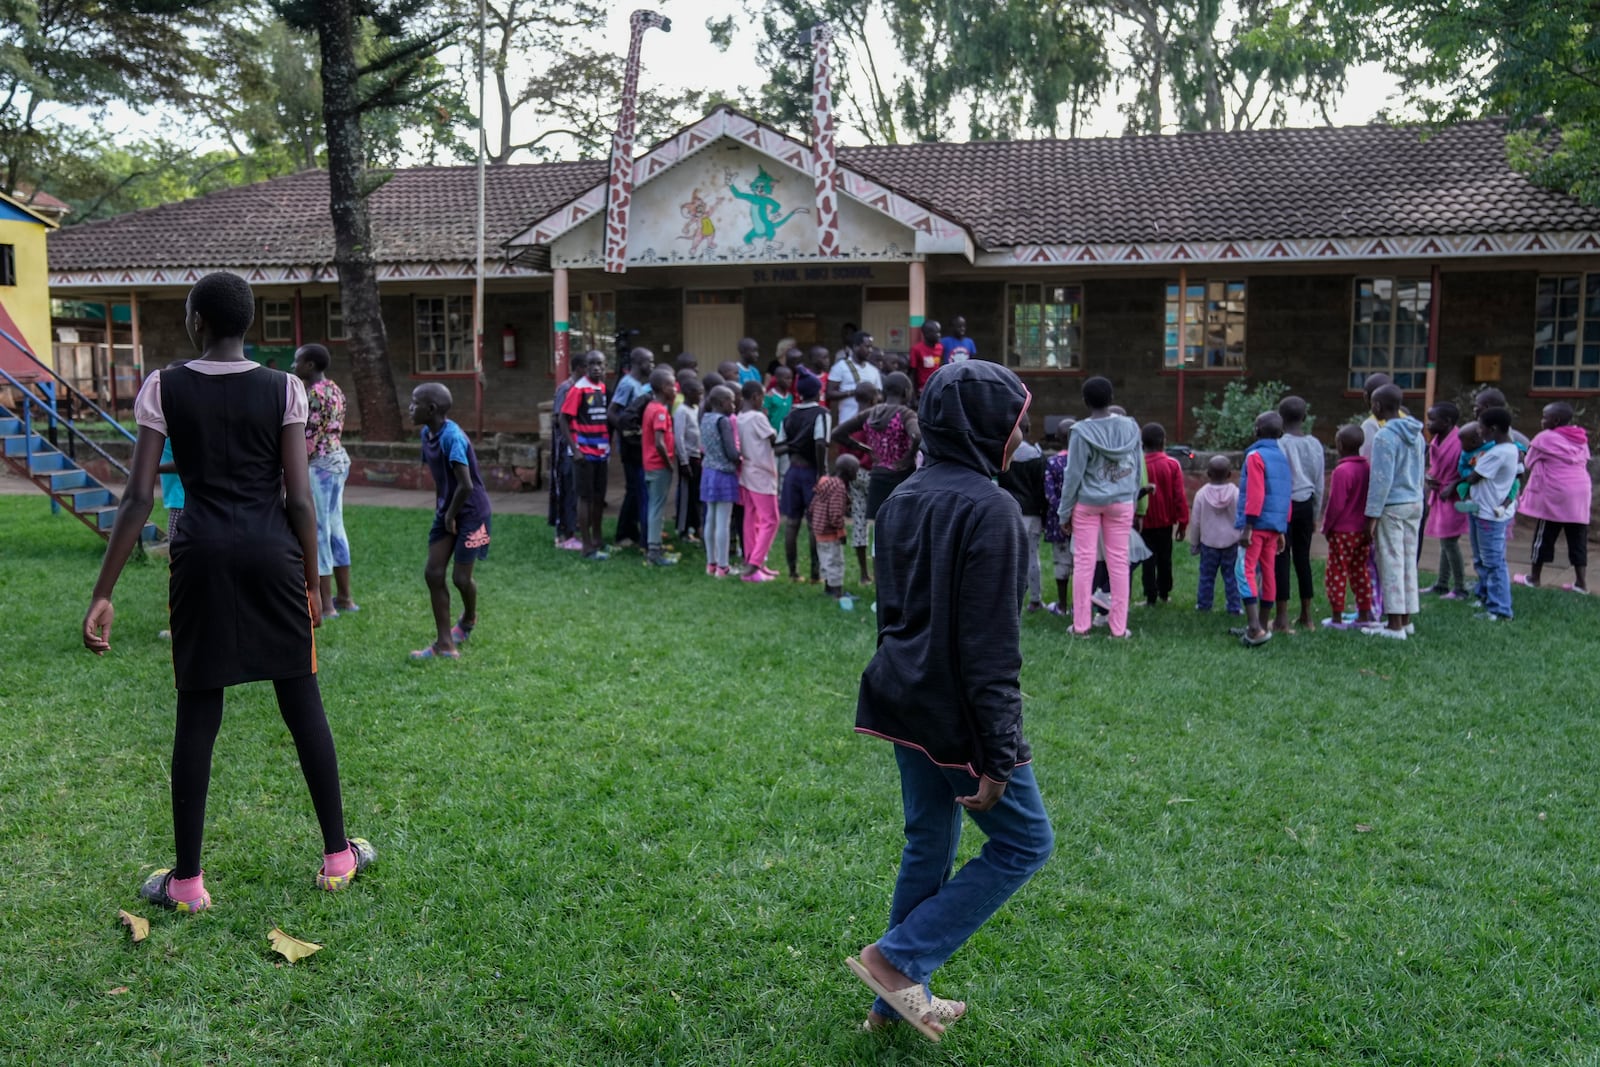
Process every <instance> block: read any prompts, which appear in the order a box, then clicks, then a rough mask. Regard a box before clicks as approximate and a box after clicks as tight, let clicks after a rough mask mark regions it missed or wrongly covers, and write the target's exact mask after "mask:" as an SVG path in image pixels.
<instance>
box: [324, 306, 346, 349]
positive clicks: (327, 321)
mask: <svg viewBox="0 0 1600 1067" xmlns="http://www.w3.org/2000/svg"><path fill="white" fill-rule="evenodd" d="M335 308H338V309H339V310H338V311H337V312H336V311H334V309H335ZM322 313H323V318H322V321H323V331H322V332H323V333H324V334H325V335H326V339H327V340H329V341H348V340H349V339H350V335H349V334H347V333H346V332H345V329H344V300H343V298H342V297H337V296H329V297H324V298H323V305H322ZM335 322H337V323H338V324H339V330H338V332H337V333H335V332H334V329H333V324H334V323H335Z"/></svg>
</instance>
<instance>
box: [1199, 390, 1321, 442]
mask: <svg viewBox="0 0 1600 1067" xmlns="http://www.w3.org/2000/svg"><path fill="white" fill-rule="evenodd" d="M1291 392H1292V390H1291V389H1290V388H1289V387H1288V386H1287V385H1285V384H1284V383H1283V382H1279V381H1270V382H1256V383H1255V384H1253V385H1246V384H1245V383H1244V382H1243V381H1240V380H1238V379H1234V380H1233V381H1231V382H1229V383H1228V384H1227V385H1226V386H1225V387H1224V388H1223V390H1222V395H1221V396H1220V397H1219V396H1218V395H1217V394H1215V393H1210V394H1208V395H1207V396H1206V398H1205V401H1204V402H1203V403H1201V404H1200V406H1199V407H1196V408H1191V409H1190V412H1191V413H1192V414H1193V415H1194V441H1193V444H1195V445H1196V446H1198V447H1200V448H1209V449H1211V450H1213V451H1230V450H1234V449H1240V448H1245V447H1247V446H1248V445H1249V444H1250V442H1251V441H1254V440H1255V439H1256V416H1257V415H1260V414H1261V413H1262V412H1263V411H1272V410H1276V409H1277V407H1278V401H1280V400H1282V399H1283V398H1284V397H1286V396H1288V395H1289V394H1290V393H1291ZM1315 421H1316V417H1315V416H1310V415H1308V416H1307V417H1306V432H1307V433H1310V432H1311V426H1312V423H1314V422H1315Z"/></svg>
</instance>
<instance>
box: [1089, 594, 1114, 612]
mask: <svg viewBox="0 0 1600 1067" xmlns="http://www.w3.org/2000/svg"><path fill="white" fill-rule="evenodd" d="M1089 603H1091V604H1093V605H1094V606H1095V607H1097V608H1099V609H1101V610H1102V611H1110V610H1111V594H1110V593H1107V592H1104V591H1103V590H1100V589H1096V590H1095V591H1094V593H1093V594H1092V595H1091V596H1090V597H1089Z"/></svg>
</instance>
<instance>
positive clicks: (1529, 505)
mask: <svg viewBox="0 0 1600 1067" xmlns="http://www.w3.org/2000/svg"><path fill="white" fill-rule="evenodd" d="M1572 417H1573V416H1572V405H1570V404H1567V403H1564V402H1562V401H1559V400H1558V401H1556V402H1555V403H1553V404H1549V405H1546V407H1545V409H1544V417H1543V420H1542V425H1543V427H1544V429H1543V430H1541V431H1540V432H1539V434H1538V435H1537V436H1535V437H1534V439H1533V441H1532V443H1531V444H1529V445H1528V455H1527V458H1526V459H1525V460H1524V464H1525V465H1526V467H1527V470H1528V484H1527V487H1526V488H1524V489H1523V491H1522V500H1521V502H1520V503H1519V504H1518V507H1519V508H1520V509H1521V511H1522V513H1523V514H1524V515H1527V516H1530V517H1532V518H1535V519H1538V520H1539V525H1538V527H1537V528H1536V529H1535V531H1534V534H1533V569H1532V571H1531V572H1530V573H1529V574H1519V575H1517V576H1516V578H1515V579H1513V580H1514V581H1515V582H1516V583H1517V584H1518V585H1530V586H1534V585H1538V584H1539V572H1540V571H1541V570H1543V569H1544V565H1545V564H1546V563H1549V562H1551V561H1552V560H1554V559H1555V558H1556V537H1557V535H1559V534H1566V537H1567V559H1568V560H1569V561H1570V562H1571V563H1572V570H1573V574H1574V577H1573V581H1572V583H1571V584H1570V585H1564V586H1562V588H1563V589H1566V590H1568V591H1570V592H1573V593H1587V592H1588V591H1589V580H1588V568H1589V509H1590V504H1591V502H1592V501H1593V494H1594V486H1593V485H1592V484H1591V483H1590V480H1589V435H1588V433H1587V432H1585V431H1584V429H1583V428H1582V427H1581V426H1574V425H1572Z"/></svg>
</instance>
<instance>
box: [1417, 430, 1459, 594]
mask: <svg viewBox="0 0 1600 1067" xmlns="http://www.w3.org/2000/svg"><path fill="white" fill-rule="evenodd" d="M1460 420H1461V409H1460V408H1458V407H1456V406H1455V405H1454V404H1452V403H1450V402H1448V401H1446V402H1444V403H1439V404H1435V405H1434V406H1433V407H1431V408H1429V409H1428V433H1429V434H1430V435H1431V436H1432V438H1433V440H1431V441H1429V442H1428V477H1427V481H1426V486H1427V491H1428V504H1429V506H1428V517H1427V519H1426V521H1425V522H1424V523H1423V530H1422V532H1423V533H1424V534H1425V535H1427V536H1428V537H1433V538H1436V539H1438V542H1439V577H1438V579H1437V580H1436V581H1435V582H1434V583H1433V588H1431V589H1429V590H1428V592H1430V593H1437V594H1438V595H1439V599H1440V600H1465V599H1466V598H1467V584H1466V583H1467V578H1466V571H1465V569H1464V568H1463V566H1462V563H1461V535H1462V534H1464V533H1466V532H1467V521H1468V520H1467V516H1466V515H1463V514H1462V513H1461V512H1459V511H1457V510H1456V509H1455V506H1454V505H1455V502H1456V493H1455V487H1456V482H1457V481H1458V478H1457V476H1456V465H1457V464H1458V463H1459V462H1460V460H1461V431H1460V430H1459V429H1458V428H1457V426H1456V423H1458V422H1459V421H1460Z"/></svg>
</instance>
